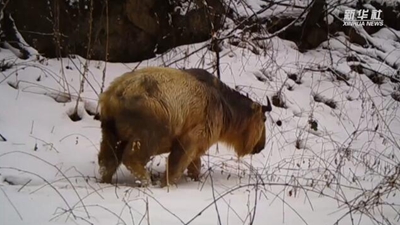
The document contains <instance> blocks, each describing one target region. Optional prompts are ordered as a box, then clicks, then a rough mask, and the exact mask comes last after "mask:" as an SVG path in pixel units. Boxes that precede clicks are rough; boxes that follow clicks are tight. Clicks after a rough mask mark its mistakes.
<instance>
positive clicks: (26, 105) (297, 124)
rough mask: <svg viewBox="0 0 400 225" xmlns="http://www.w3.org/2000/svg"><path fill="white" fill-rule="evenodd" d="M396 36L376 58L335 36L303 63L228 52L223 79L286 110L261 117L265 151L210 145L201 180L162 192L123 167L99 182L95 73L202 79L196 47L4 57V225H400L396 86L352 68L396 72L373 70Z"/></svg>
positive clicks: (281, 53) (160, 164) (285, 52)
mask: <svg viewBox="0 0 400 225" xmlns="http://www.w3.org/2000/svg"><path fill="white" fill-rule="evenodd" d="M396 35H397V37H398V36H400V32H396V31H393V30H389V29H386V28H384V29H383V30H381V31H380V32H379V33H377V34H375V35H373V36H371V37H370V40H371V41H374V42H375V43H376V44H378V45H379V46H381V48H380V49H379V50H377V49H364V48H361V47H359V46H355V45H352V44H350V43H347V41H346V40H345V38H344V36H339V37H337V38H336V39H331V40H330V41H329V42H326V43H323V44H322V45H321V47H320V48H317V49H315V50H311V51H309V52H306V53H299V52H298V51H297V50H296V48H295V47H293V46H294V45H293V43H290V42H287V41H283V40H281V39H279V38H277V37H276V38H273V39H271V40H268V41H266V42H267V47H266V51H265V54H261V55H255V54H254V53H252V52H251V51H249V50H246V49H243V48H239V47H235V46H232V45H228V44H227V43H225V45H224V50H223V51H222V52H221V62H220V69H221V75H222V77H221V79H222V80H223V81H224V82H226V83H227V84H228V85H230V86H231V87H234V88H237V89H238V90H240V91H241V92H243V93H248V94H249V96H250V97H251V98H253V99H254V100H257V101H259V102H262V103H266V96H269V98H270V99H271V98H272V97H273V96H274V95H277V93H280V94H278V95H279V96H280V97H281V98H282V100H283V102H284V106H285V107H284V108H280V107H276V106H275V107H273V110H272V112H271V113H270V115H268V116H267V118H268V119H267V121H266V126H267V146H266V148H265V149H264V150H263V151H262V152H261V153H260V154H258V155H254V156H252V157H250V156H247V157H245V158H243V159H240V160H238V159H237V158H236V157H235V155H234V154H233V152H232V151H231V150H229V149H226V148H225V147H224V146H223V145H219V146H218V148H217V146H213V147H212V149H210V151H209V154H208V155H207V156H205V157H203V168H202V172H203V180H202V181H201V182H194V181H190V180H188V179H185V178H182V180H181V182H180V183H179V184H178V185H177V186H172V187H169V188H163V189H161V188H159V187H157V186H152V187H149V188H135V187H132V185H133V184H132V179H131V178H132V177H131V175H130V174H129V172H128V171H127V170H126V168H125V167H123V166H121V168H120V169H119V171H118V174H117V175H116V177H117V178H118V179H117V180H118V184H117V186H115V185H109V184H100V183H98V182H97V178H99V174H98V164H97V153H98V151H99V143H100V140H101V133H100V123H99V121H97V120H94V119H93V115H91V114H92V113H93V112H94V111H95V110H96V106H97V99H98V93H99V92H100V89H101V86H102V77H103V74H105V87H107V86H108V84H109V83H110V82H111V81H112V80H113V79H114V78H115V77H117V76H119V75H121V74H122V73H124V72H127V71H130V70H132V69H134V68H136V67H138V68H141V67H146V66H150V65H169V64H170V63H172V64H171V66H172V67H179V68H181V67H186V68H189V67H200V68H207V69H209V68H211V67H212V66H213V63H214V61H215V55H214V54H215V53H213V52H209V51H207V50H206V49H205V48H203V49H202V50H198V49H200V48H201V47H202V46H203V45H204V43H200V44H196V45H189V46H181V47H178V48H176V49H174V50H171V51H170V52H168V53H166V54H164V55H160V56H159V57H157V58H154V59H151V60H148V61H144V62H141V63H129V64H123V63H107V64H106V63H104V62H99V61H86V60H85V59H83V58H81V57H74V58H64V59H62V60H57V59H46V58H42V57H40V58H36V57H32V58H31V59H28V60H20V59H18V58H16V57H15V56H14V55H13V54H12V52H10V51H9V50H5V49H1V51H0V59H1V60H0V66H1V67H0V68H2V69H1V70H2V72H1V73H0V134H1V135H2V137H0V190H1V193H0V202H1V204H0V224H2V225H3V224H4V225H16V224H35V225H37V224H41V225H44V224H96V225H97V224H106V225H109V224H199V225H203V224H226V225H228V224H229V225H236V224H260V225H264V224H274V225H277V224H310V225H311V224H315V225H320V224H332V225H333V224H335V223H336V222H337V221H339V222H338V224H363V225H369V224H377V223H383V224H389V223H391V224H398V223H399V214H398V213H399V211H400V207H399V204H400V197H399V194H400V193H399V189H400V185H399V182H400V178H399V177H396V176H399V174H400V172H399V170H400V169H399V165H400V164H399V162H400V160H399V157H400V147H399V144H400V142H399V140H400V133H399V131H400V120H399V117H400V111H399V109H400V108H399V104H400V103H399V101H398V100H397V101H396V100H395V97H393V96H396V93H397V92H399V91H400V89H399V83H395V82H392V81H390V79H389V78H387V77H382V78H380V79H381V80H380V81H381V82H380V84H379V85H378V84H376V83H373V82H372V79H370V78H369V77H374V74H373V72H371V71H370V70H366V69H364V73H365V74H358V73H356V72H354V71H352V70H351V69H350V66H352V65H353V66H357V65H360V64H363V65H364V67H368V68H370V69H372V70H375V71H378V72H380V73H382V74H385V75H387V76H393V75H394V74H396V73H398V72H399V71H395V70H394V69H392V67H390V66H387V65H386V66H385V64H383V63H381V62H380V61H379V60H378V59H384V61H385V62H387V63H388V64H389V65H399V58H400V50H399V49H400V48H399V42H398V41H397V42H396V41H395V40H396ZM192 52H196V53H194V54H190V53H192ZM186 55H190V56H189V57H188V58H186V59H184V60H178V59H180V58H182V57H184V56H186ZM355 57H358V58H359V60H358V62H357V60H354V59H355ZM176 61H177V62H176ZM173 62H175V63H173ZM86 63H88V70H87V71H85V64H86ZM8 66H10V68H8ZM210 71H212V69H210ZM82 74H85V77H86V78H85V79H86V80H85V82H84V86H83V92H82V93H81V94H79V93H80V84H81V79H82V77H83V76H82ZM367 75H368V76H369V77H368V76H367ZM344 76H345V77H346V78H347V80H346V81H343V80H340V79H338V78H343V77H344ZM378 77H380V76H378ZM394 81H396V80H394ZM396 90H397V91H396ZM68 93H69V94H70V95H71V96H72V99H71V101H66V100H68V99H67V97H66V96H68ZM79 95H80V97H81V100H80V101H79V102H78V103H77V99H78V96H79ZM77 104H78V109H79V110H78V114H79V116H80V117H81V118H82V119H81V120H79V121H75V122H74V121H72V120H71V119H70V117H69V115H70V114H71V113H72V112H73V111H74V108H75V107H76V105H77ZM278 120H280V121H282V125H281V126H278V125H277V124H276V122H277V121H278ZM3 138H4V139H6V140H3V141H2V139H3ZM165 157H166V156H165V155H163V156H158V157H155V158H154V159H153V161H152V162H151V163H149V165H148V167H149V170H151V171H152V173H153V174H155V175H157V174H158V173H159V172H162V171H163V170H164V161H165ZM396 168H397V169H396ZM116 177H115V178H116ZM391 179H392V180H391ZM390 185H392V186H390ZM390 187H393V188H392V189H391V191H388V190H389V188H390ZM389 192H390V194H388V193H389ZM375 201H376V202H375ZM360 212H363V213H360ZM384 218H385V219H384Z"/></svg>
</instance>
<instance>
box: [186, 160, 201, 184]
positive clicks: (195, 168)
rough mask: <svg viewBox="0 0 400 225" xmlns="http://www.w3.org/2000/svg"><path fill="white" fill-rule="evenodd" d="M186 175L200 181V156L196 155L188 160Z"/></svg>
mask: <svg viewBox="0 0 400 225" xmlns="http://www.w3.org/2000/svg"><path fill="white" fill-rule="evenodd" d="M187 169H188V172H187V173H188V177H190V179H192V180H194V181H200V172H201V158H200V157H196V158H194V159H193V160H192V162H190V164H189V166H188V168H187Z"/></svg>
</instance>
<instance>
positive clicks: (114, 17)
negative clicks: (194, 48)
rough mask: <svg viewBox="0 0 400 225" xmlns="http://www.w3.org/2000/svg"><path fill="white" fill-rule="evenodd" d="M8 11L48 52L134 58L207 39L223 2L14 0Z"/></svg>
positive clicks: (30, 38) (218, 23)
mask: <svg viewBox="0 0 400 225" xmlns="http://www.w3.org/2000/svg"><path fill="white" fill-rule="evenodd" d="M4 13H5V14H6V15H11V17H12V18H13V20H14V21H15V25H16V27H17V28H18V30H19V32H20V34H21V35H22V37H23V38H24V39H25V41H26V42H27V43H28V44H30V45H31V46H32V47H34V48H35V49H36V50H38V52H39V53H41V54H42V55H44V56H46V57H59V56H66V55H68V54H78V55H81V56H83V57H85V58H90V59H98V60H105V59H107V60H108V61H111V62H134V61H140V60H144V59H148V58H151V57H154V56H155V54H157V53H162V52H165V51H166V50H168V49H170V48H173V47H176V46H179V45H184V44H189V43H196V42H201V41H205V40H207V39H208V38H210V35H211V33H212V31H213V30H215V29H218V28H219V27H220V26H221V23H222V21H221V15H223V14H224V7H223V5H222V3H221V1H218V0H206V1H201V0H196V1H187V0H175V1H169V0H146V1H142V0H113V1H109V0H79V1H78V0H52V1H47V0H37V1H32V0H13V1H9V3H8V4H7V6H6V7H5V10H4Z"/></svg>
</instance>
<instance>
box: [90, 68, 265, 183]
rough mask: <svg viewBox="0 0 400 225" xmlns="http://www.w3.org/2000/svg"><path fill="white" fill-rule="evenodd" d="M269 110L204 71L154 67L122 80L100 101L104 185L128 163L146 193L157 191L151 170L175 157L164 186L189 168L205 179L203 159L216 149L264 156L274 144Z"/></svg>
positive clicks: (191, 174)
mask: <svg viewBox="0 0 400 225" xmlns="http://www.w3.org/2000/svg"><path fill="white" fill-rule="evenodd" d="M267 101H268V104H267V105H261V104H259V103H256V102H254V101H252V100H251V99H250V98H248V97H247V96H244V95H242V94H241V93H239V92H238V91H236V90H234V89H232V88H230V87H229V86H227V85H226V84H224V83H223V82H221V81H220V80H219V79H217V78H216V77H215V76H213V75H212V74H210V73H209V72H207V71H206V70H203V69H186V70H180V69H174V68H166V67H148V68H144V69H138V70H135V71H134V72H128V73H125V74H123V75H122V76H120V77H117V78H116V79H115V80H114V81H112V83H111V84H110V86H109V87H108V88H107V89H106V91H105V92H104V93H102V94H101V95H100V98H99V105H100V121H101V131H102V140H101V146H100V152H99V155H98V163H99V168H100V169H99V173H100V175H101V182H104V183H111V181H112V177H113V175H114V173H115V172H116V170H117V168H118V167H119V165H120V164H121V163H122V164H124V165H125V166H126V168H127V169H128V170H129V171H130V172H131V173H132V174H133V175H134V177H135V182H136V183H137V184H138V185H140V186H147V185H149V184H150V175H149V172H148V171H147V170H146V167H145V166H146V164H147V163H148V162H149V161H150V159H151V157H152V156H155V155H159V154H164V153H169V155H168V159H167V164H166V172H165V173H164V175H163V176H162V178H161V187H164V186H166V185H170V184H176V183H177V181H178V180H179V179H180V177H181V176H182V174H183V173H184V171H185V169H188V172H187V173H188V176H189V177H190V178H191V179H193V180H199V175H200V171H201V156H202V155H204V154H205V153H206V151H207V150H208V149H209V148H210V147H211V146H212V145H214V144H216V143H218V142H221V143H224V144H226V145H228V146H230V147H232V148H233V149H234V150H235V152H236V154H237V156H238V157H243V156H245V155H248V154H257V153H260V152H261V151H262V150H263V149H264V147H265V142H266V137H265V135H266V134H265V133H266V132H265V121H266V116H265V113H266V112H267V111H271V109H272V106H271V104H270V101H269V99H268V97H267Z"/></svg>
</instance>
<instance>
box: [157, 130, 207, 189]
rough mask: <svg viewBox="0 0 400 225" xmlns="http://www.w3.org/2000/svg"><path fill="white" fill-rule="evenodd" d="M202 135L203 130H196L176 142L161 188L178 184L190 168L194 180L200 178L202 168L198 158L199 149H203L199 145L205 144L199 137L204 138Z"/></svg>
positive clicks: (173, 145) (169, 157)
mask: <svg viewBox="0 0 400 225" xmlns="http://www.w3.org/2000/svg"><path fill="white" fill-rule="evenodd" d="M201 134H202V133H201V129H196V130H192V131H191V132H189V133H187V134H186V135H185V136H183V137H181V138H179V139H175V140H174V142H173V144H172V148H171V153H170V154H169V156H168V162H167V165H166V172H165V174H164V176H163V178H162V180H161V187H165V186H167V185H170V184H176V183H177V181H178V180H179V179H180V178H181V176H182V174H183V172H184V171H185V169H186V168H188V167H190V171H191V172H192V173H193V178H195V179H197V178H198V175H199V174H200V166H201V161H200V158H199V157H197V156H198V150H199V149H200V148H199V147H201V146H199V143H203V142H204V140H199V137H202V135H201ZM192 162H193V163H192ZM191 163H192V164H191ZM196 176H197V178H196Z"/></svg>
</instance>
